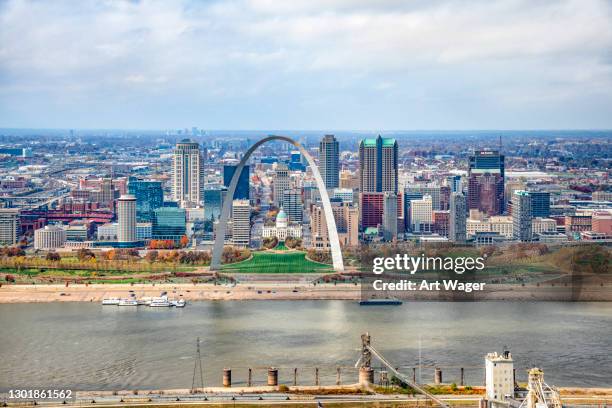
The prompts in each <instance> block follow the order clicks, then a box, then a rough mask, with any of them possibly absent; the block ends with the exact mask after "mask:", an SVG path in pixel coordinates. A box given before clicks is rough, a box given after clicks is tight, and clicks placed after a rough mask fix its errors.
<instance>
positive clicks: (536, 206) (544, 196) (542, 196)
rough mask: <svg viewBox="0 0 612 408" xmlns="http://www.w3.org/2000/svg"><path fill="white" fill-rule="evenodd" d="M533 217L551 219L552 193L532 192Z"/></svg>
mask: <svg viewBox="0 0 612 408" xmlns="http://www.w3.org/2000/svg"><path fill="white" fill-rule="evenodd" d="M529 195H531V216H532V217H533V218H537V217H541V218H548V217H550V193H549V192H548V191H530V192H529Z"/></svg>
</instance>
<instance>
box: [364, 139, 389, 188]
mask: <svg viewBox="0 0 612 408" xmlns="http://www.w3.org/2000/svg"><path fill="white" fill-rule="evenodd" d="M397 151H398V147H397V141H396V140H395V139H388V138H382V137H380V136H378V137H377V138H376V139H363V140H362V141H361V142H359V171H360V183H359V188H360V191H361V192H362V193H377V192H379V193H384V192H385V191H390V192H392V193H396V194H397V180H398V179H397Z"/></svg>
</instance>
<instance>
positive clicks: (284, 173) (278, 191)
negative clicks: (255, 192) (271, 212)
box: [272, 163, 291, 207]
mask: <svg viewBox="0 0 612 408" xmlns="http://www.w3.org/2000/svg"><path fill="white" fill-rule="evenodd" d="M273 184H274V185H273V190H272V195H273V197H272V201H274V205H275V206H277V207H280V206H281V205H283V195H284V194H285V191H286V190H289V188H290V186H291V184H290V179H289V169H288V168H287V166H286V165H285V164H282V163H278V164H277V166H276V171H275V173H274V180H273Z"/></svg>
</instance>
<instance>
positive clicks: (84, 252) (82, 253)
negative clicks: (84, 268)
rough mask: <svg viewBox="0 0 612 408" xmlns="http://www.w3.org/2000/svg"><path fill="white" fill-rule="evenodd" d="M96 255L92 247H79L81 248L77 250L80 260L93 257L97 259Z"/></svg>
mask: <svg viewBox="0 0 612 408" xmlns="http://www.w3.org/2000/svg"><path fill="white" fill-rule="evenodd" d="M95 257H96V254H94V253H93V252H92V251H91V249H88V248H79V250H78V251H77V258H78V259H79V261H86V260H88V259H91V258H94V259H95Z"/></svg>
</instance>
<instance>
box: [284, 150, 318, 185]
mask: <svg viewBox="0 0 612 408" xmlns="http://www.w3.org/2000/svg"><path fill="white" fill-rule="evenodd" d="M289 170H291V171H304V170H306V166H305V165H304V160H303V159H302V153H300V151H299V150H292V151H291V155H290V159H289ZM323 180H325V179H323Z"/></svg>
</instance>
